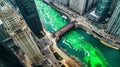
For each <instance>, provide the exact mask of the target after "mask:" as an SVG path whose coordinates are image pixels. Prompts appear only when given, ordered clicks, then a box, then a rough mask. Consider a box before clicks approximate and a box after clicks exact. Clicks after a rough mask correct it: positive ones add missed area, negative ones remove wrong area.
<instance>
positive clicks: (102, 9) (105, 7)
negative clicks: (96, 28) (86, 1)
mask: <svg viewBox="0 0 120 67" xmlns="http://www.w3.org/2000/svg"><path fill="white" fill-rule="evenodd" d="M111 3H112V0H99V1H98V4H97V6H96V8H95V10H94V11H92V12H91V13H90V15H89V19H91V20H93V21H95V22H103V21H104V20H105V19H106V17H107V16H108V12H109V9H110V6H111Z"/></svg>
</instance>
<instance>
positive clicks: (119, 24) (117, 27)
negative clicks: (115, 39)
mask: <svg viewBox="0 0 120 67" xmlns="http://www.w3.org/2000/svg"><path fill="white" fill-rule="evenodd" d="M107 32H108V33H110V34H112V35H116V36H120V0H119V1H118V3H117V5H116V8H115V10H114V12H113V14H112V17H111V18H110V20H109V22H108V27H107Z"/></svg>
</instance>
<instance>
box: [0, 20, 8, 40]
mask: <svg viewBox="0 0 120 67" xmlns="http://www.w3.org/2000/svg"><path fill="white" fill-rule="evenodd" d="M8 37H9V35H8V34H7V33H6V32H5V31H4V25H3V22H2V21H1V20H0V41H1V42H3V40H5V39H7V38H8Z"/></svg>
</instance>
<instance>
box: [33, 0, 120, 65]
mask: <svg viewBox="0 0 120 67" xmlns="http://www.w3.org/2000/svg"><path fill="white" fill-rule="evenodd" d="M35 3H36V7H37V10H38V14H39V17H40V20H41V22H42V25H43V26H44V27H45V29H46V30H47V31H49V32H50V33H52V32H55V31H57V30H59V29H60V28H61V27H63V26H64V25H66V24H67V23H68V22H69V19H66V18H63V17H62V15H61V14H60V13H59V12H57V11H56V10H55V9H53V8H51V7H50V6H48V5H47V4H45V3H44V2H42V0H35ZM58 47H59V48H60V49H62V50H63V51H64V52H65V53H66V54H67V55H69V56H72V57H75V58H77V59H78V60H79V62H83V66H85V67H120V65H119V64H120V58H119V57H120V52H119V51H117V50H114V49H111V48H109V47H107V46H104V45H103V44H101V43H100V41H99V40H98V39H96V38H94V37H93V36H92V35H90V34H88V33H87V32H86V31H85V30H83V29H72V30H70V31H69V32H67V33H66V34H64V35H63V36H61V38H60V40H59V41H58Z"/></svg>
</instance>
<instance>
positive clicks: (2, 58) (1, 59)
mask: <svg viewBox="0 0 120 67" xmlns="http://www.w3.org/2000/svg"><path fill="white" fill-rule="evenodd" d="M13 60H14V61H13ZM0 67H24V66H23V65H22V64H21V62H20V61H19V59H18V58H17V57H16V56H15V55H14V54H13V53H12V52H11V51H10V50H9V48H7V47H6V46H5V45H3V44H1V43H0Z"/></svg>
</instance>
